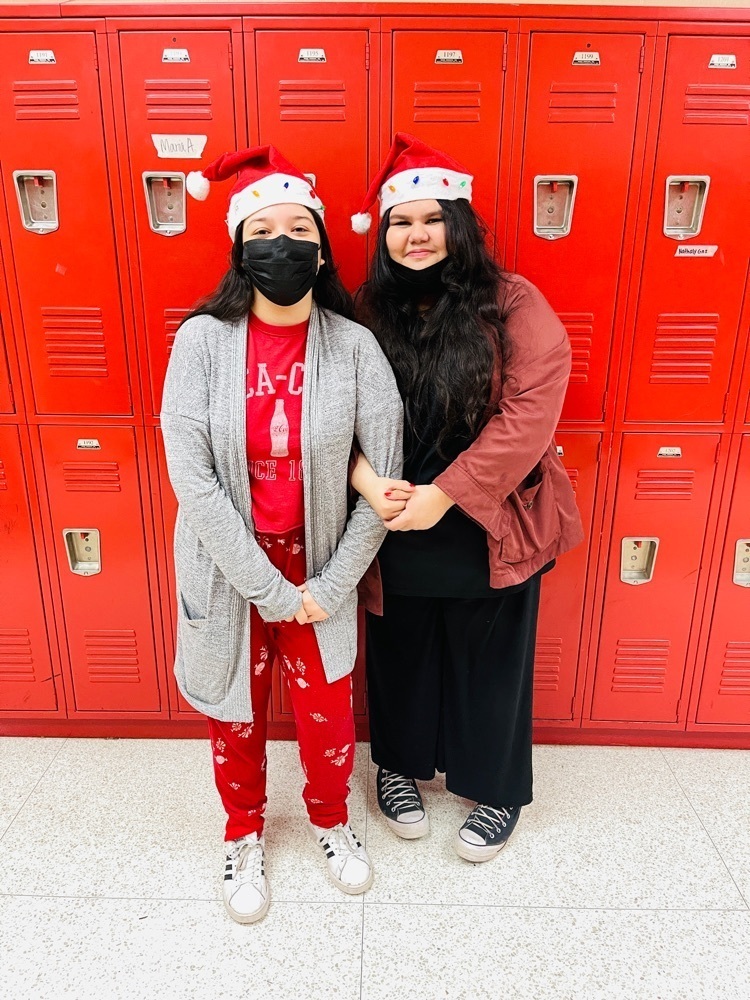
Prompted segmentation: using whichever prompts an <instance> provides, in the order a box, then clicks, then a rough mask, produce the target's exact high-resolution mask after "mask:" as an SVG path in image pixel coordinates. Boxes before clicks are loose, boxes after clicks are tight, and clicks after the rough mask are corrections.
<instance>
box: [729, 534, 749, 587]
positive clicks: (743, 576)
mask: <svg viewBox="0 0 750 1000" xmlns="http://www.w3.org/2000/svg"><path fill="white" fill-rule="evenodd" d="M732 583H736V584H737V586H738V587H750V538H738V539H737V542H736V544H735V546H734V572H733V573H732Z"/></svg>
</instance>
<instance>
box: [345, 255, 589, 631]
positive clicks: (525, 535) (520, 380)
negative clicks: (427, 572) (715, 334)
mask: <svg viewBox="0 0 750 1000" xmlns="http://www.w3.org/2000/svg"><path fill="white" fill-rule="evenodd" d="M501 312H502V315H503V317H504V321H505V327H506V330H507V332H508V336H509V338H510V342H511V355H510V362H509V371H508V377H507V378H506V379H504V380H503V382H502V385H501V386H499V393H500V395H499V399H498V403H497V410H496V412H495V413H494V414H493V415H492V416H491V417H490V419H489V421H488V422H487V424H486V425H485V426H484V428H483V429H482V431H481V432H480V434H479V436H478V437H477V439H476V440H475V441H474V442H473V443H472V444H471V445H470V446H469V447H468V448H467V449H466V450H465V451H463V452H461V454H460V455H459V456H458V458H457V459H456V460H455V461H454V462H452V463H451V465H449V466H448V468H447V469H446V470H445V472H442V473H441V474H440V475H439V476H438V477H437V479H436V480H435V484H436V485H437V486H439V487H440V489H441V490H442V491H443V492H444V493H446V494H447V495H448V496H449V497H450V498H451V499H452V500H454V501H455V502H456V504H457V505H458V506H459V507H460V508H461V510H463V511H464V513H466V514H467V515H468V516H469V517H471V518H473V520H475V521H476V522H477V523H478V524H480V525H481V526H482V527H483V528H484V529H485V531H486V532H487V547H488V555H489V560H490V585H491V586H492V587H498V588H499V587H509V586H511V585H512V584H515V583H522V582H523V581H524V580H527V579H528V578H529V577H530V576H532V575H533V574H534V573H536V571H537V570H539V569H541V568H542V566H544V565H545V564H546V563H548V562H549V561H550V560H552V559H556V558H557V557H558V556H561V555H562V554H563V553H564V552H567V551H568V550H569V549H571V548H573V546H575V545H578V543H579V542H581V541H582V540H583V527H582V525H581V518H580V515H579V513H578V508H577V507H576V501H575V495H574V493H573V488H572V486H571V484H570V479H569V478H568V474H567V473H566V471H565V469H564V467H563V464H562V462H561V461H560V459H559V457H558V455H557V449H556V447H555V443H554V440H553V435H554V432H555V427H556V426H557V422H558V420H559V419H560V413H561V411H562V405H563V400H564V398H565V391H566V389H567V387H568V378H569V377H570V356H571V352H570V343H569V341H568V335H567V332H566V330H565V327H564V326H563V325H562V323H561V322H560V320H559V319H558V318H557V316H556V314H555V313H554V311H553V310H552V308H551V306H550V305H549V303H548V302H547V300H546V299H545V298H544V296H543V295H542V293H541V292H540V291H539V289H538V288H536V287H535V286H534V285H532V284H531V282H530V281H527V280H526V279H525V278H522V277H521V276H520V275H517V274H514V275H509V276H508V277H507V283H506V290H505V298H504V301H503V302H502V304H501ZM499 381H500V380H499V378H498V382H499ZM359 590H360V600H361V602H362V603H363V604H364V605H365V607H366V608H367V609H368V611H373V612H374V613H375V614H382V608H383V594H382V585H381V581H380V570H379V567H378V564H377V560H375V562H374V563H373V564H372V566H371V567H370V569H369V570H368V571H367V573H366V574H365V576H364V577H363V579H362V582H361V584H360V588H359Z"/></svg>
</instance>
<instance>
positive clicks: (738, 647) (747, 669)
mask: <svg viewBox="0 0 750 1000" xmlns="http://www.w3.org/2000/svg"><path fill="white" fill-rule="evenodd" d="M719 694H730V695H738V694H750V642H728V643H727V648H726V652H725V654H724V665H723V668H722V671H721V681H720V682H719Z"/></svg>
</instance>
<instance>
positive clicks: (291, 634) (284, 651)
mask: <svg viewBox="0 0 750 1000" xmlns="http://www.w3.org/2000/svg"><path fill="white" fill-rule="evenodd" d="M258 542H259V544H260V545H262V546H263V548H264V549H265V551H266V553H267V554H268V558H269V559H270V560H271V562H272V563H273V564H274V566H276V567H277V568H278V569H279V570H280V571H281V572H282V573H283V574H284V576H285V577H286V578H287V580H290V581H291V582H292V583H294V584H295V585H296V584H300V583H303V582H304V580H305V575H306V568H305V549H304V533H303V531H302V530H301V529H298V530H296V531H294V532H290V533H289V534H286V535H259V536H258ZM250 616H251V617H250V654H251V659H250V663H251V672H250V695H251V700H252V704H253V715H254V720H253V722H219V721H218V720H217V719H209V720H208V726H209V734H210V737H211V747H212V750H213V757H214V776H215V778H216V787H217V789H218V792H219V795H220V796H221V800H222V803H223V805H224V809H225V810H226V812H227V816H228V819H227V827H226V840H236V839H237V838H238V837H243V836H244V835H245V834H247V833H258V834H260V833H262V832H263V818H264V813H265V808H266V728H267V726H266V719H267V713H268V699H269V697H270V694H271V670H272V664H273V662H274V658H275V659H276V662H277V665H278V666H279V667H280V669H281V671H282V675H283V677H284V680H285V682H286V684H287V686H288V688H289V697H290V700H291V703H292V710H293V712H294V720H295V723H296V727H297V742H298V743H299V755H300V760H301V761H302V770H303V771H304V774H305V779H306V781H305V787H304V791H303V793H302V797H303V799H304V800H305V804H306V806H307V812H308V815H309V817H310V820H311V822H313V823H315V825H316V826H322V827H326V828H329V827H332V826H336V825H337V824H338V823H346V821H347V818H348V817H347V808H346V800H347V797H348V795H349V779H350V778H351V774H352V768H353V766H354V713H353V709H352V678H351V674H350V675H349V676H347V677H342V678H341V680H338V681H334V682H333V683H332V684H329V683H328V681H327V680H326V676H325V673H324V671H323V662H322V660H321V657H320V650H319V649H318V643H317V640H316V638H315V632H314V630H313V627H312V625H300V624H299V623H298V622H296V621H292V622H264V621H263V619H262V618H261V617H260V615H259V614H258V611H257V609H256V607H255V605H251V608H250Z"/></svg>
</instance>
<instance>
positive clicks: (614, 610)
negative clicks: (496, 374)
mask: <svg viewBox="0 0 750 1000" xmlns="http://www.w3.org/2000/svg"><path fill="white" fill-rule="evenodd" d="M718 446H719V436H718V435H717V434H707V435H696V436H689V435H686V434H672V433H671V432H670V433H667V432H662V433H659V434H625V435H624V439H623V445H622V453H621V456H620V466H619V474H618V479H617V492H616V497H615V507H614V520H613V530H612V537H611V542H610V546H609V553H608V555H607V567H606V574H607V575H606V588H605V592H604V600H603V609H604V610H603V618H602V623H601V631H600V639H599V653H598V659H597V661H596V662H597V665H596V676H595V679H594V690H593V702H592V707H591V718H592V720H598V721H612V722H626V721H630V722H662V723H675V722H676V721H677V720H678V716H679V714H680V708H679V702H680V693H681V690H682V682H683V676H684V673H685V663H686V656H687V648H688V639H689V636H690V630H691V624H692V621H693V616H694V614H695V613H696V607H695V596H696V585H697V581H698V575H699V569H700V566H701V555H702V550H703V540H704V535H705V531H706V521H707V517H708V508H709V502H710V499H711V491H712V487H713V481H714V474H715V468H716V465H715V463H716V461H717V456H718ZM623 576H625V581H624V580H623V578H622V577H623ZM626 581H627V582H626Z"/></svg>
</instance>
